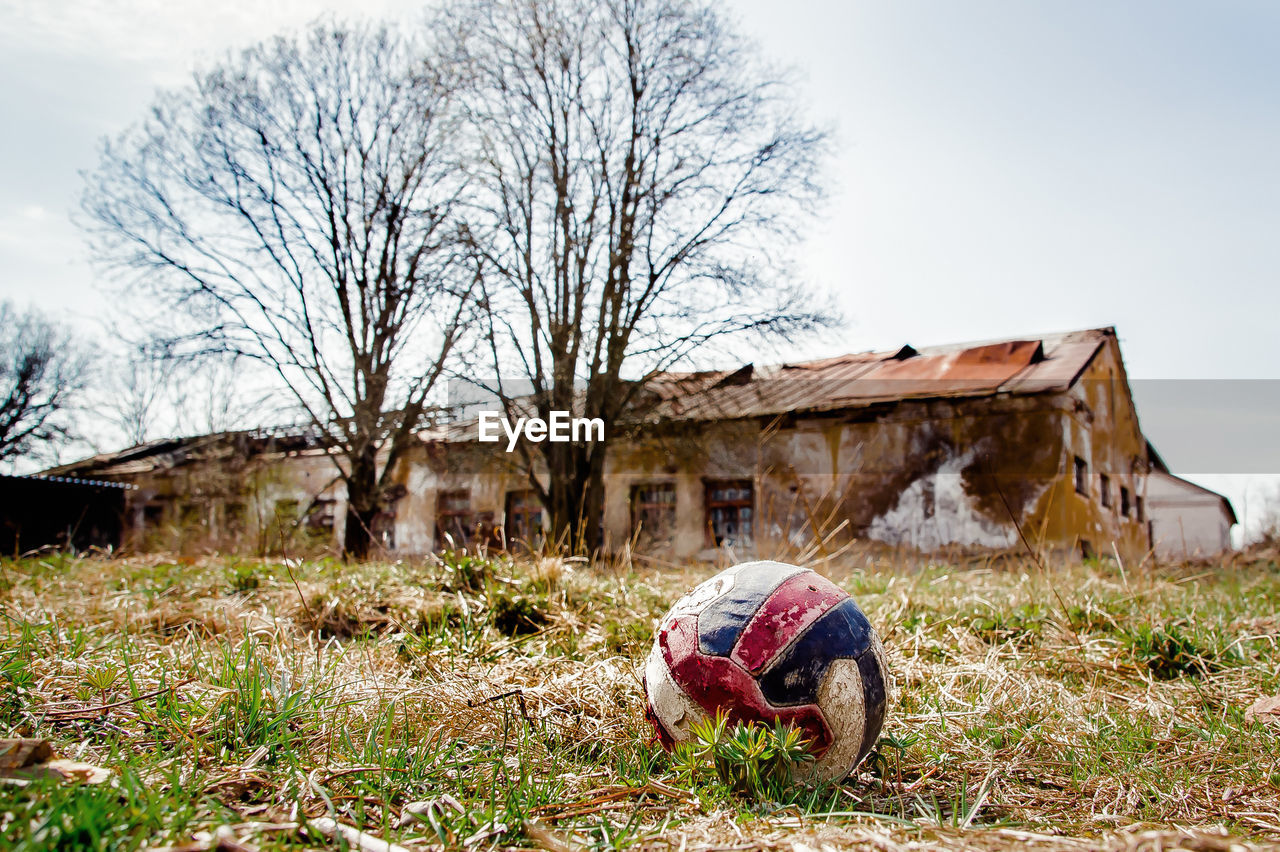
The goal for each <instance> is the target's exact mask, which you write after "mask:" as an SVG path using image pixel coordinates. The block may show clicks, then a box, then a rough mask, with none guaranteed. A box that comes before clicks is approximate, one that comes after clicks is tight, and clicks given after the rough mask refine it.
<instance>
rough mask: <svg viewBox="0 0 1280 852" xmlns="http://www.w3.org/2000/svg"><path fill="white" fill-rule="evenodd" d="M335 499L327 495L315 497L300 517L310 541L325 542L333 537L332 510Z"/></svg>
mask: <svg viewBox="0 0 1280 852" xmlns="http://www.w3.org/2000/svg"><path fill="white" fill-rule="evenodd" d="M336 502H337V501H335V500H333V499H332V498H329V497H317V498H316V499H315V500H313V501H312V502H311V505H310V506H309V507H308V508H307V514H306V516H305V517H304V518H303V519H302V520H303V529H304V530H305V531H306V535H307V539H308V540H310V541H311V542H312V543H315V544H321V543H327V542H328V541H329V540H330V539H331V538H333V510H334V506H335V504H336Z"/></svg>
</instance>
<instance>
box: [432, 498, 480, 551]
mask: <svg viewBox="0 0 1280 852" xmlns="http://www.w3.org/2000/svg"><path fill="white" fill-rule="evenodd" d="M471 526H472V518H471V491H470V489H467V488H459V489H456V490H454V491H441V492H440V495H439V497H438V498H437V502H436V547H438V548H440V549H442V550H443V549H445V548H454V547H465V546H466V545H467V543H468V542H470V541H471ZM450 540H452V543H450Z"/></svg>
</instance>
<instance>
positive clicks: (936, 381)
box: [650, 328, 1115, 420]
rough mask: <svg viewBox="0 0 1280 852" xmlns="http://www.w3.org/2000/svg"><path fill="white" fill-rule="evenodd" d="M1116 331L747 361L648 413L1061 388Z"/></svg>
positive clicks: (718, 414)
mask: <svg viewBox="0 0 1280 852" xmlns="http://www.w3.org/2000/svg"><path fill="white" fill-rule="evenodd" d="M1114 337H1115V329H1113V328H1100V329H1089V330H1085V331H1073V332H1067V333H1064V334H1052V335H1044V336H1042V337H1038V338H1017V339H1011V340H999V341H987V342H981V343H960V344H952V345H948V346H932V347H925V348H921V349H918V350H917V349H914V348H912V347H910V346H903V347H901V348H899V349H897V350H894V351H891V352H860V353H854V354H849V355H841V356H838V357H835V358H824V359H822V360H818V361H804V362H800V363H794V364H780V365H776V366H768V367H755V368H752V367H746V368H743V369H741V370H737V371H733V372H726V373H724V374H723V375H726V376H729V377H737V378H738V379H739V380H737V381H729V380H727V379H726V380H723V381H722V382H721V383H719V384H713V385H711V386H710V387H706V388H705V389H703V388H699V389H697V390H694V391H693V392H691V393H687V394H671V395H667V394H666V393H661V392H660V393H659V395H660V396H661V397H662V401H661V402H660V403H659V405H658V406H657V407H656V408H655V410H654V411H653V412H652V413H651V414H650V419H655V420H667V419H675V420H710V419H728V418H736V417H756V416H761V415H771V414H782V413H787V412H804V411H812V412H817V411H831V410H836V409H840V408H856V407H862V406H866V405H873V404H876V403H881V402H893V401H898V400H905V399H931V398H951V397H977V396H991V395H994V394H1002V393H1008V394H1031V393H1044V392H1048V391H1059V390H1066V389H1067V388H1069V387H1070V386H1071V385H1072V384H1074V383H1075V381H1076V379H1077V378H1078V377H1079V376H1080V374H1081V372H1082V371H1083V370H1084V368H1085V366H1086V365H1088V363H1089V361H1090V360H1091V359H1092V358H1093V356H1094V354H1095V353H1096V352H1097V351H1098V349H1099V347H1101V346H1102V344H1103V343H1104V342H1105V341H1106V340H1107V339H1109V338H1114ZM744 372H745V373H746V378H745V380H744V379H743V378H742V377H743V374H744ZM665 389H666V388H665V387H664V390H665Z"/></svg>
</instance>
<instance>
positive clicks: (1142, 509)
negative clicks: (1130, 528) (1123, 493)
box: [1133, 497, 1147, 523]
mask: <svg viewBox="0 0 1280 852" xmlns="http://www.w3.org/2000/svg"><path fill="white" fill-rule="evenodd" d="M1133 506H1134V508H1135V509H1136V510H1137V511H1136V512H1135V513H1134V514H1136V515H1137V516H1138V523H1146V520H1147V501H1146V500H1143V499H1142V498H1141V497H1139V498H1137V499H1136V500H1134V501H1133Z"/></svg>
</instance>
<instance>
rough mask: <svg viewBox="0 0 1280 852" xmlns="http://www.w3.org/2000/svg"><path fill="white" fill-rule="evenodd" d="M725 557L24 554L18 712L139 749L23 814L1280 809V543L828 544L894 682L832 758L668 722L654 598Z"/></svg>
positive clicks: (62, 730)
mask: <svg viewBox="0 0 1280 852" xmlns="http://www.w3.org/2000/svg"><path fill="white" fill-rule="evenodd" d="M710 570H712V569H710V568H707V567H701V568H699V567H689V568H686V569H672V568H664V569H661V570H658V569H653V570H642V569H640V568H637V567H632V566H617V565H598V566H591V565H586V564H584V563H581V562H575V561H569V560H558V559H542V560H532V559H527V560H523V561H518V562H512V561H507V560H504V559H480V558H477V557H475V556H474V555H467V554H446V555H445V556H444V557H443V558H441V559H438V560H427V561H420V562H411V563H396V564H387V563H371V564H366V565H359V566H347V565H343V564H341V563H337V562H333V561H318V562H305V563H298V562H289V563H272V562H264V561H254V560H244V559H231V558H209V559H202V560H195V561H172V560H166V559H160V558H125V559H114V560H101V559H89V558H86V559H80V558H73V557H69V556H51V557H47V558H44V559H29V560H19V561H5V562H0V735H3V736H13V735H18V734H22V735H33V736H42V737H47V738H49V739H51V740H53V741H54V742H55V743H56V744H57V747H58V749H59V750H60V751H61V752H62V753H63V754H64V755H65V756H67V757H72V758H75V759H78V760H83V761H88V762H91V763H96V764H99V765H101V766H105V767H109V768H110V769H111V770H112V772H113V778H112V780H111V781H110V782H108V783H106V784H102V785H97V786H83V785H73V784H59V783H53V782H50V781H36V782H32V783H31V784H29V785H27V786H17V785H12V784H3V785H0V846H3V847H5V848H14V849H33V850H34V849H54V848H62V849H81V848H92V849H137V848H141V847H144V846H151V847H155V846H166V845H174V846H180V845H183V844H189V843H191V842H192V839H193V838H199V837H206V836H209V835H211V834H212V833H213V832H215V831H216V830H218V829H219V827H229V829H230V831H231V833H232V834H234V835H235V836H236V837H238V838H240V839H241V840H243V841H244V842H246V843H249V844H252V845H253V846H255V847H257V848H259V849H264V850H275V849H310V848H335V846H337V845H338V844H340V843H341V841H334V840H331V839H329V838H327V837H326V836H324V835H323V834H321V833H319V832H318V831H317V830H316V829H315V828H313V827H310V826H309V824H308V820H310V819H314V818H317V817H322V816H332V817H333V818H334V819H336V820H337V821H338V822H339V823H343V824H346V825H350V826H355V827H357V828H359V829H360V830H362V831H365V832H367V833H369V834H373V835H376V836H377V837H380V838H383V839H385V840H388V841H391V842H395V843H398V844H400V845H402V846H404V847H407V848H409V849H428V848H430V849H438V848H441V847H445V848H453V849H482V850H483V849H490V848H499V847H526V848H543V849H552V850H563V849H564V848H565V847H568V848H571V849H621V848H633V849H650V848H653V849H666V848H671V849H681V848H683V849H687V850H707V849H712V848H726V847H732V848H750V847H759V848H786V849H790V848H793V846H794V848H796V849H802V848H803V847H806V846H807V847H811V848H814V849H819V848H822V846H823V844H827V845H829V846H831V847H833V848H847V847H849V846H851V845H855V844H867V845H870V846H873V847H875V848H880V849H888V850H896V849H918V848H957V849H959V848H966V849H971V848H979V849H1006V848H1044V849H1052V848H1063V849H1067V848H1070V849H1092V848H1114V849H1143V848H1151V849H1157V848H1174V847H1176V846H1178V845H1179V844H1180V845H1181V848H1192V849H1219V848H1221V849H1226V848H1228V846H1229V843H1230V842H1235V843H1238V844H1242V845H1243V846H1244V848H1248V846H1250V845H1253V846H1266V845H1268V844H1275V843H1277V842H1280V737H1278V736H1277V734H1278V733H1280V732H1278V731H1277V730H1276V729H1275V728H1274V727H1272V728H1270V729H1268V728H1267V727H1266V725H1265V724H1264V723H1263V722H1259V721H1255V722H1246V721H1245V718H1244V711H1245V709H1246V708H1248V707H1249V705H1250V704H1252V703H1253V702H1254V701H1255V700H1256V699H1257V698H1259V697H1261V696H1264V695H1275V694H1277V693H1280V650H1278V649H1277V641H1278V640H1280V616H1277V615H1276V613H1277V612H1280V568H1277V566H1276V564H1275V563H1274V562H1265V561H1258V562H1256V563H1244V562H1236V563H1233V564H1231V565H1225V566H1213V567H1209V568H1205V567H1203V566H1201V567H1199V568H1178V569H1163V570H1156V569H1151V568H1144V569H1139V570H1135V569H1133V568H1132V567H1130V568H1129V570H1128V571H1127V572H1121V571H1119V570H1118V569H1116V568H1114V567H1112V566H1110V565H1108V564H1106V563H1103V564H1089V565H1063V566H1059V567H1055V568H1051V569H1050V570H1049V576H1045V575H1044V574H1042V572H1041V571H1040V569H1039V568H1037V567H1036V566H1034V565H1032V564H1031V563H1027V564H1025V565H1020V564H1016V563H1015V564H1003V565H999V566H997V565H995V563H988V564H985V565H984V564H980V565H979V566H978V567H960V566H954V565H923V566H910V567H904V566H902V565H898V564H894V563H893V562H891V561H889V560H876V559H872V558H866V559H862V558H859V559H858V560H856V561H855V560H854V558H853V557H849V562H848V563H847V564H845V565H843V566H837V567H831V566H827V567H826V568H824V571H826V572H827V573H828V574H829V575H830V576H832V577H833V579H835V580H836V581H837V582H839V583H841V584H842V585H844V586H845V587H846V588H848V589H849V590H850V592H851V593H853V595H854V596H855V597H856V598H857V599H858V601H859V603H860V604H861V605H862V606H863V608H864V609H865V610H866V611H867V613H868V615H869V617H870V618H871V621H872V623H873V624H875V625H876V626H877V627H878V628H879V630H880V632H881V635H882V637H883V638H884V640H885V644H886V647H887V649H888V655H889V660H890V664H891V666H892V668H893V670H894V675H895V681H896V687H895V689H894V692H893V696H892V701H891V708H890V712H889V716H888V719H887V721H886V725H885V730H884V733H883V735H882V737H881V740H880V742H879V744H878V745H877V747H876V749H875V751H874V752H873V754H872V756H871V758H870V759H869V760H868V761H866V762H865V763H864V764H863V766H862V767H860V769H859V773H858V774H857V776H856V777H853V778H851V779H848V780H847V781H845V782H844V783H842V784H839V785H829V786H826V787H822V788H818V789H808V788H797V787H794V786H790V787H789V786H787V785H786V784H785V783H783V782H782V781H780V779H781V778H782V777H783V775H784V774H785V773H781V772H779V771H778V770H777V761H779V760H781V761H782V762H783V764H787V765H789V764H788V762H789V761H793V760H800V759H802V758H800V757H799V756H798V755H796V754H795V753H794V746H795V743H794V742H788V740H787V738H786V732H785V731H770V732H764V731H756V732H751V731H725V730H720V731H716V730H714V726H708V728H707V730H706V731H705V732H704V733H705V735H706V736H705V738H704V740H702V741H701V742H700V744H699V745H698V747H696V748H691V749H688V750H686V751H685V752H684V753H681V754H677V755H674V756H673V755H668V754H666V753H664V752H663V751H662V750H661V749H660V748H659V747H658V745H657V744H656V743H655V742H654V741H653V739H652V737H651V734H650V731H649V730H648V728H647V725H646V723H645V721H644V719H643V695H642V692H641V686H640V673H641V668H642V665H643V660H644V656H645V654H646V653H647V650H648V645H649V643H650V642H651V641H652V628H653V625H654V623H655V621H656V620H657V619H658V618H659V617H660V616H661V615H662V613H663V612H665V610H666V609H667V607H668V606H670V604H671V603H672V602H673V601H674V600H675V599H676V598H677V597H679V595H680V594H682V593H683V592H684V591H685V590H687V588H689V587H690V586H691V585H692V584H693V583H694V582H696V580H698V579H700V578H701V577H702V576H705V575H706V574H707V573H708V572H709V571H710ZM99 708H106V709H99ZM722 727H723V726H722ZM700 761H701V765H702V768H701V769H699V762H700ZM225 830H226V829H224V831H225ZM1228 837H1230V838H1232V840H1231V841H1228V840H1226V839H1224V838H1228Z"/></svg>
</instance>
